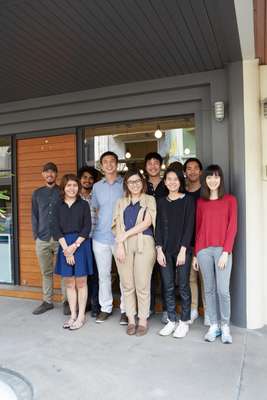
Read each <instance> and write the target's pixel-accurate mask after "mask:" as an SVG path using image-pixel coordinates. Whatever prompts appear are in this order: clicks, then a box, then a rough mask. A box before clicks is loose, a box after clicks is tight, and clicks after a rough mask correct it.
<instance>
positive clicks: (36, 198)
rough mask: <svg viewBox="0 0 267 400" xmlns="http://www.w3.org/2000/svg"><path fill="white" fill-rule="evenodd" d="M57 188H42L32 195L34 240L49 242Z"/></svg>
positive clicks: (52, 227) (57, 199)
mask: <svg viewBox="0 0 267 400" xmlns="http://www.w3.org/2000/svg"><path fill="white" fill-rule="evenodd" d="M59 192H60V191H59V187H58V186H57V185H55V186H53V187H48V186H43V187H41V188H39V189H36V190H35V191H34V192H33V194H32V232H33V237H34V239H37V238H38V239H40V240H44V241H49V240H50V239H51V237H52V236H53V230H54V224H55V208H56V204H57V202H58V201H59V199H60V196H59Z"/></svg>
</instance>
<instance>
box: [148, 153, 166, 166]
mask: <svg viewBox="0 0 267 400" xmlns="http://www.w3.org/2000/svg"><path fill="white" fill-rule="evenodd" d="M152 158H154V159H155V160H158V161H159V163H160V165H161V164H162V163H163V158H162V157H161V155H160V154H159V153H157V152H156V151H151V152H150V153H147V155H146V156H145V165H146V163H147V162H148V161H149V160H152Z"/></svg>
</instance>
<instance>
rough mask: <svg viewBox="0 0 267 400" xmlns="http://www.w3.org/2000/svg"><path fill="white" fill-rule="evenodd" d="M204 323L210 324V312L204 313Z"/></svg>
mask: <svg viewBox="0 0 267 400" xmlns="http://www.w3.org/2000/svg"><path fill="white" fill-rule="evenodd" d="M204 325H205V326H210V317H209V316H208V314H207V313H206V312H205V315H204Z"/></svg>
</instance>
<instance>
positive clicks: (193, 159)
mask: <svg viewBox="0 0 267 400" xmlns="http://www.w3.org/2000/svg"><path fill="white" fill-rule="evenodd" d="M190 162H196V163H197V164H198V166H199V169H200V171H203V165H202V162H201V161H200V160H199V159H198V158H196V157H190V158H188V159H187V160H186V162H185V163H184V171H185V170H186V166H187V164H188V163H190Z"/></svg>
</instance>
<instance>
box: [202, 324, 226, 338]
mask: <svg viewBox="0 0 267 400" xmlns="http://www.w3.org/2000/svg"><path fill="white" fill-rule="evenodd" d="M221 333H222V332H221V330H220V328H219V326H218V324H212V325H211V326H210V328H209V330H208V332H207V333H206V335H205V337H204V338H205V340H206V342H214V341H215V339H216V337H218V336H220V335H221Z"/></svg>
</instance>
